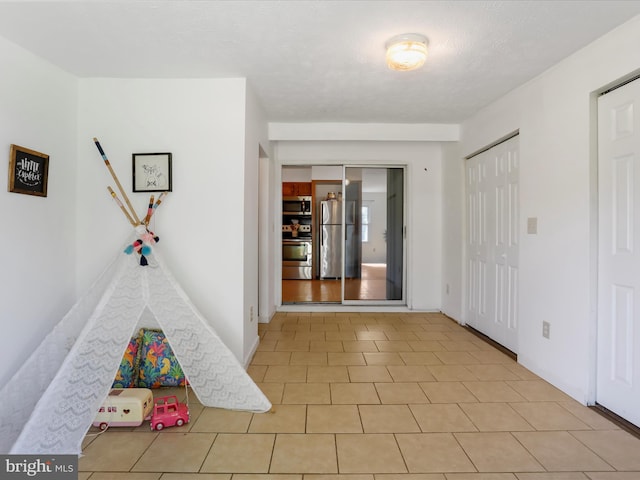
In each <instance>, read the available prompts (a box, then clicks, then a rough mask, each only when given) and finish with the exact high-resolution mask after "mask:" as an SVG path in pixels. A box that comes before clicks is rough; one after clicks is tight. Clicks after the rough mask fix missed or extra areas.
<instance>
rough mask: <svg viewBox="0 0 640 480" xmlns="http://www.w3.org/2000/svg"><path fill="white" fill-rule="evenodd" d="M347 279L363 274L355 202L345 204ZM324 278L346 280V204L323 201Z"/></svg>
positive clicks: (321, 257) (322, 273)
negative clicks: (343, 223) (343, 241)
mask: <svg viewBox="0 0 640 480" xmlns="http://www.w3.org/2000/svg"><path fill="white" fill-rule="evenodd" d="M344 226H345V236H344V240H345V246H346V252H345V262H346V266H345V276H346V277H347V278H351V277H354V276H355V275H356V274H357V272H358V271H359V268H358V265H357V262H358V256H357V252H358V249H357V244H356V242H357V238H358V237H357V235H356V233H357V232H356V211H355V202H350V201H349V202H346V203H345V225H344ZM319 227H320V229H319V232H320V251H319V257H320V262H319V264H320V278H341V277H342V238H343V237H342V202H341V201H338V200H325V201H322V202H320V220H319Z"/></svg>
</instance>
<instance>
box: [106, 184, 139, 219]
mask: <svg viewBox="0 0 640 480" xmlns="http://www.w3.org/2000/svg"><path fill="white" fill-rule="evenodd" d="M107 190H109V193H110V194H111V196H112V197H113V199H114V200H115V202H116V204H117V205H118V206H119V207H120V210H122V212H123V213H124V214H125V216H126V217H127V220H129V222H130V223H131V225H133V226H134V227H135V226H136V222H135V220H134V219H133V218H131V215H129V212H127V209H126V208H124V205H123V204H122V202H121V201H120V199H119V198H118V195H116V192H114V191H113V188H111V187H107Z"/></svg>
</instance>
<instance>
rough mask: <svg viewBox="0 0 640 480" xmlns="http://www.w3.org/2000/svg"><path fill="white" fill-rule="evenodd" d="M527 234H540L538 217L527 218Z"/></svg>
mask: <svg viewBox="0 0 640 480" xmlns="http://www.w3.org/2000/svg"><path fill="white" fill-rule="evenodd" d="M527 233H529V234H532V235H535V234H536V233H538V217H529V218H527Z"/></svg>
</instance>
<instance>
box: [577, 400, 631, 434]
mask: <svg viewBox="0 0 640 480" xmlns="http://www.w3.org/2000/svg"><path fill="white" fill-rule="evenodd" d="M589 408H590V409H591V410H593V411H594V412H596V413H598V414H600V415H602V416H603V417H604V418H606V419H607V420H609V421H610V422H612V423H615V424H616V425H617V426H618V427H620V428H621V429H622V430H624V431H626V432H628V433H630V434H631V435H633V436H634V437H636V438H640V427H637V426H635V425H634V424H633V423H631V422H629V421H628V420H625V419H624V418H622V417H621V416H620V415H617V414H615V413H613V412H612V411H611V410H609V409H608V408H606V407H603V406H602V405H600V404H599V403H596V404H595V405H589Z"/></svg>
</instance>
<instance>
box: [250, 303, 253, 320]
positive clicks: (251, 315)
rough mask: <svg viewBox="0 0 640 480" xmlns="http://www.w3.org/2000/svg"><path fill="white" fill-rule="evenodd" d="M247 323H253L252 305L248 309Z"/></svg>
mask: <svg viewBox="0 0 640 480" xmlns="http://www.w3.org/2000/svg"><path fill="white" fill-rule="evenodd" d="M249 321H250V322H253V305H252V306H250V307H249Z"/></svg>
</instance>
